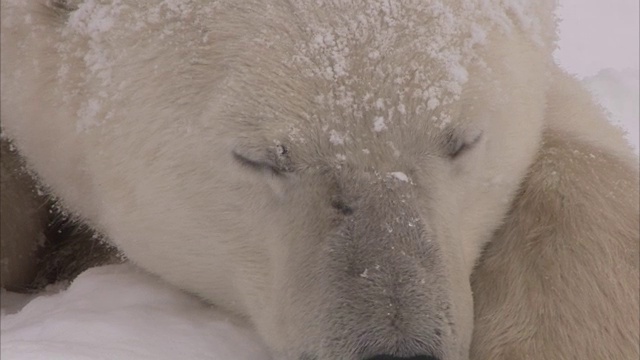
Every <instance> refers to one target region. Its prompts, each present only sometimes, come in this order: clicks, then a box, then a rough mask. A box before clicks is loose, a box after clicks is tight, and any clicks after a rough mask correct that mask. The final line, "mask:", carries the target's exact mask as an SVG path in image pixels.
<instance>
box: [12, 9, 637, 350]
mask: <svg viewBox="0 0 640 360" xmlns="http://www.w3.org/2000/svg"><path fill="white" fill-rule="evenodd" d="M552 3H553V2H552V1H535V2H533V1H532V2H531V3H527V2H502V1H489V2H486V1H478V2H469V1H446V2H440V1H434V2H425V1H418V0H416V1H406V2H405V1H403V2H386V1H369V2H362V1H318V2H308V1H302V0H300V1H298V0H290V1H285V0H264V1H255V0H254V1H252V0H247V1H237V0H234V1H231V0H229V1H227V0H221V1H210V2H207V1H188V0H184V1H165V2H157V1H151V0H148V1H130V2H129V1H122V2H111V1H99V0H87V1H73V2H71V1H66V2H61V1H57V2H45V1H33V2H22V1H12V0H3V1H2V32H1V36H2V63H1V65H2V105H3V106H2V119H3V121H4V123H3V126H4V129H5V131H6V133H7V134H8V135H9V136H10V137H11V138H12V139H13V141H14V142H15V143H16V144H17V146H18V147H19V149H20V151H21V153H22V154H23V155H24V156H25V157H26V159H27V160H28V162H29V164H30V165H31V166H32V167H33V169H34V170H35V171H36V172H37V173H38V174H39V176H40V178H41V179H42V181H43V182H44V183H46V184H47V185H48V186H49V187H50V188H51V189H52V191H53V192H54V193H55V194H56V195H57V196H58V197H59V198H61V200H62V202H63V204H64V205H65V206H66V207H67V208H69V209H70V210H71V211H73V212H74V213H75V214H77V216H78V217H80V218H82V219H83V220H85V221H87V222H88V223H89V224H91V225H92V226H93V227H95V228H96V229H97V230H99V231H101V232H102V233H104V234H105V235H107V236H108V237H109V238H110V239H111V241H112V242H113V243H114V244H115V245H116V246H118V247H119V248H120V249H121V250H122V251H123V252H124V254H125V255H126V256H127V257H128V258H129V259H131V261H133V262H135V263H136V264H138V265H139V266H141V267H143V268H145V269H147V270H148V271H150V272H153V273H156V274H158V275H159V276H161V277H162V278H164V279H165V280H167V281H169V282H171V283H173V284H175V285H177V286H180V287H182V288H184V289H185V290H188V291H191V292H193V293H196V294H198V295H200V296H202V297H204V298H206V299H208V300H210V301H212V302H214V303H216V304H218V305H220V306H223V307H226V308H227V309H229V310H230V311H233V312H236V313H238V314H239V315H242V316H245V317H247V318H248V319H249V320H250V321H251V323H252V324H254V325H255V327H256V329H257V331H258V332H259V333H260V334H261V335H262V336H263V337H264V339H265V341H266V342H267V343H268V344H269V345H270V346H271V348H272V349H273V351H274V356H275V357H276V358H279V359H296V360H297V359H301V360H302V359H313V360H316V359H317V360H328V359H344V360H360V359H369V358H371V359H374V358H378V359H380V358H391V359H403V358H407V359H408V358H413V359H425V360H426V359H438V360H466V359H469V358H471V359H474V360H489V359H500V358H503V359H549V358H554V359H555V358H558V359H594V360H595V359H602V358H612V359H614V358H620V356H627V355H631V356H633V355H635V356H636V357H637V355H638V347H637V342H638V312H637V308H638V283H637V279H638V257H637V253H638V250H639V249H638V243H639V239H638V226H637V219H638V207H637V203H638V191H637V187H635V188H634V184H637V181H638V173H637V165H636V164H635V163H634V159H633V157H632V155H631V150H630V149H629V148H628V147H627V146H625V145H624V140H623V139H622V136H621V134H620V133H619V131H616V130H615V129H614V128H613V127H612V126H611V125H609V124H608V123H607V122H606V119H605V118H604V117H603V116H602V115H601V114H600V110H599V109H597V108H596V107H594V106H593V105H592V104H591V100H590V99H588V97H587V95H585V94H584V93H581V92H579V91H581V90H580V88H579V86H577V85H576V84H575V83H574V81H573V80H571V79H570V78H568V77H567V76H565V75H564V74H561V73H560V72H559V71H558V70H557V69H556V68H555V65H553V63H552V60H551V52H552V50H553V34H554V31H555V28H554V26H553V16H552V10H553V7H552ZM576 91H578V94H574V93H575V92H576ZM634 204H635V205H634ZM509 209H511V210H509ZM634 219H635V221H636V222H635V223H634ZM487 244H489V245H488V247H487V248H486V250H485V252H484V256H483V257H482V258H481V259H480V263H479V265H478V266H477V267H475V265H476V263H477V262H478V259H479V258H480V256H481V254H482V249H483V248H484V247H485V246H486V245H487ZM598 255H599V256H600V257H598ZM589 265H590V266H592V267H589ZM474 268H475V272H474ZM472 272H474V274H473V277H472ZM471 278H472V281H470V279H471ZM472 285H473V297H472V291H471V290H472ZM474 308H475V315H474ZM606 314H611V316H609V317H606ZM583 315H584V316H591V318H589V319H586V318H584V317H583ZM625 315H626V316H625ZM580 321H584V322H583V323H580ZM474 323H475V330H474ZM581 324H585V326H584V327H583V326H581ZM601 333H606V334H607V335H606V336H605V335H602V336H598V334H601ZM596 344H597V345H599V346H597V349H596ZM623 354H624V355H623ZM383 356H388V357H383Z"/></svg>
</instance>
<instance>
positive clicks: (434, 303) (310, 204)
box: [227, 45, 544, 360]
mask: <svg viewBox="0 0 640 360" xmlns="http://www.w3.org/2000/svg"><path fill="white" fill-rule="evenodd" d="M516 48H519V49H520V50H522V52H520V53H516V54H517V55H510V58H507V59H505V58H502V57H496V58H486V59H485V62H484V63H483V64H482V65H478V66H477V68H472V69H473V71H472V72H471V74H472V77H470V79H469V81H468V82H467V83H466V84H465V88H464V90H463V91H462V94H461V96H460V97H459V98H457V99H456V100H455V101H452V102H451V103H450V104H447V105H445V106H442V107H440V108H439V109H438V110H434V111H430V112H427V113H420V112H419V111H416V107H417V106H418V105H416V104H411V105H410V106H407V109H405V110H406V111H404V114H403V113H396V114H395V117H394V119H395V120H394V121H393V122H392V121H388V120H387V123H386V124H384V125H385V126H384V127H383V128H382V126H376V121H377V120H376V117H377V116H379V115H376V114H375V112H376V111H377V110H380V109H374V110H371V112H370V113H369V114H367V112H366V111H363V113H364V114H363V115H362V117H361V118H358V119H356V120H353V122H352V123H346V125H345V123H343V125H342V127H338V126H337V125H334V126H335V127H334V128H332V127H331V125H329V126H327V122H326V121H322V120H321V118H322V115H318V116H309V117H307V118H303V119H301V120H299V121H298V122H297V123H296V121H295V120H290V121H287V122H284V123H286V124H287V126H284V127H283V128H282V129H278V128H277V126H273V123H271V124H270V126H268V127H266V128H261V127H256V128H257V129H258V130H254V129H251V130H247V131H244V132H242V136H240V137H237V138H236V141H235V142H234V144H233V146H232V150H231V154H230V156H231V157H232V158H233V162H234V166H235V167H234V170H233V172H232V173H233V174H236V175H237V176H239V178H238V179H237V180H233V179H228V180H227V181H230V182H234V183H237V184H244V185H239V186H238V187H237V189H238V191H237V193H235V194H236V195H237V196H238V197H241V198H242V199H243V200H238V202H240V203H247V202H250V203H251V209H250V215H246V216H248V219H250V221H251V224H252V226H256V227H257V228H259V229H260V234H261V236H262V239H261V240H260V241H262V245H263V246H264V248H265V256H266V258H267V259H268V260H266V261H267V262H268V264H269V275H268V278H269V279H268V280H266V281H265V283H266V284H267V285H264V284H262V285H260V286H263V287H265V288H264V289H262V290H260V291H264V292H263V293H261V295H260V296H261V297H263V298H262V299H261V300H260V301H259V303H260V305H259V306H253V307H255V308H259V309H260V310H259V311H257V312H256V313H255V314H252V316H253V318H254V321H255V323H256V325H257V327H258V330H259V331H260V333H261V334H262V335H263V336H264V338H265V339H266V341H267V342H268V343H269V344H270V345H271V346H272V347H273V348H275V349H277V350H278V351H280V353H279V354H278V356H283V357H284V358H286V359H335V358H340V359H342V358H345V359H352V358H353V359H368V358H374V356H376V355H380V354H393V355H395V356H405V357H410V356H414V355H417V354H418V355H419V354H428V355H431V356H435V358H436V359H447V360H448V359H452V360H453V359H465V358H466V357H467V356H468V355H467V353H468V347H469V342H470V338H471V331H472V327H473V314H472V304H473V302H472V294H471V290H470V285H469V277H470V275H471V271H472V269H473V266H474V264H475V262H476V260H477V258H478V257H479V254H480V251H481V249H482V247H483V245H484V244H485V243H486V241H488V240H489V238H490V235H491V233H492V232H493V231H494V230H495V229H496V228H497V227H498V226H499V225H500V221H501V219H502V217H503V216H504V214H505V212H506V211H507V210H508V206H509V203H510V199H511V198H512V196H513V193H514V192H515V191H516V189H517V186H518V184H519V182H520V181H521V179H522V178H523V176H524V175H525V172H526V168H527V166H528V164H529V163H530V162H531V161H532V159H533V156H534V154H535V151H536V149H537V146H538V141H539V134H540V133H541V119H542V110H541V109H542V108H543V107H542V102H543V100H542V99H543V98H544V96H543V91H542V90H541V89H543V87H540V86H526V85H527V84H529V85H531V84H535V83H536V82H540V81H543V80H540V79H541V78H543V77H541V76H539V74H540V73H538V72H534V71H532V72H531V73H529V74H527V75H524V76H521V77H520V78H515V79H514V78H513V77H506V78H503V77H500V76H495V74H496V73H505V72H508V71H509V70H508V68H509V66H510V65H509V64H513V62H514V61H521V60H522V59H521V57H526V56H529V55H531V54H530V53H529V54H527V51H530V50H531V48H530V47H527V46H526V45H523V46H519V47H518V46H517V47H516ZM500 50H501V48H498V49H492V50H491V51H492V52H496V51H500ZM512 50H513V49H512ZM534 65H535V66H533V67H532V69H533V70H539V69H542V65H540V64H535V63H534ZM505 89H511V90H510V91H505ZM522 98H528V99H529V100H530V101H532V102H537V103H534V104H533V106H532V105H526V104H523V102H521V101H520V99H522ZM382 101H383V102H384V103H385V106H387V107H388V106H395V107H396V108H397V105H398V104H397V103H394V102H393V101H387V100H382ZM536 106H538V107H537V108H536ZM308 111H309V112H310V113H314V114H323V113H324V114H330V115H326V116H340V117H343V118H345V117H347V116H348V115H346V114H345V113H344V112H342V113H340V114H338V115H336V113H335V112H327V111H325V109H324V108H323V104H322V103H321V102H320V103H316V104H314V105H311V106H310V107H309V109H308ZM354 118H355V117H354ZM441 118H446V119H447V120H446V121H438V119H441ZM386 119H389V118H388V117H387V118H386ZM315 121H317V123H316V122H315ZM252 123H255V122H252ZM292 123H295V124H296V125H297V126H296V127H294V128H295V129H294V130H291V128H292V127H291V124H292ZM336 129H337V130H336ZM523 133H526V134H528V135H527V136H521V135H519V134H523ZM523 137H524V138H525V140H523ZM240 177H242V180H241V179H240ZM245 186H246V187H245ZM256 189H259V190H256ZM248 194H251V195H248ZM248 196H250V197H251V199H247V197H248ZM345 356H346V357H345ZM425 359H427V358H425Z"/></svg>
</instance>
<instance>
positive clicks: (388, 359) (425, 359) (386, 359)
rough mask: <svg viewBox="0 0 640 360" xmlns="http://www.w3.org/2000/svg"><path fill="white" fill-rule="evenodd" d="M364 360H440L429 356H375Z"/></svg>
mask: <svg viewBox="0 0 640 360" xmlns="http://www.w3.org/2000/svg"><path fill="white" fill-rule="evenodd" d="M366 360H440V359H438V358H437V357H435V356H431V355H416V356H411V357H398V356H393V355H376V356H373V357H370V358H368V359H366Z"/></svg>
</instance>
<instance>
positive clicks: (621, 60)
mask: <svg viewBox="0 0 640 360" xmlns="http://www.w3.org/2000/svg"><path fill="white" fill-rule="evenodd" d="M639 3H640V1H638V0H595V1H594V0H589V1H585V0H560V9H559V11H558V17H559V18H560V19H561V20H562V22H561V23H560V41H559V43H558V45H559V46H560V49H559V50H558V52H557V53H556V59H557V60H558V62H559V63H560V64H561V65H562V66H563V67H565V68H566V69H568V70H569V71H570V72H572V73H575V74H578V75H581V76H591V75H595V73H597V72H598V71H599V70H601V69H603V68H614V69H626V68H632V69H637V68H638V63H639V62H640V57H639V56H638V53H639V50H638V49H639V47H640V45H639V42H640V39H639V33H640V28H639V26H638V18H639V16H640V15H639V11H640V10H639V8H638V4H639Z"/></svg>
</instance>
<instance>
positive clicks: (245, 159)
mask: <svg viewBox="0 0 640 360" xmlns="http://www.w3.org/2000/svg"><path fill="white" fill-rule="evenodd" d="M262 154H263V155H259V156H251V155H253V154H251V155H245V154H243V153H242V152H240V151H237V150H233V151H232V155H233V158H234V159H235V160H236V161H238V162H239V163H240V164H242V165H244V166H247V167H249V168H251V169H253V170H260V171H262V170H270V171H271V172H272V173H273V174H275V175H283V174H284V173H289V172H293V167H292V166H291V164H290V161H289V158H288V154H289V150H288V149H287V147H286V146H284V145H277V146H276V147H275V149H269V150H268V151H264V152H262Z"/></svg>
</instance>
